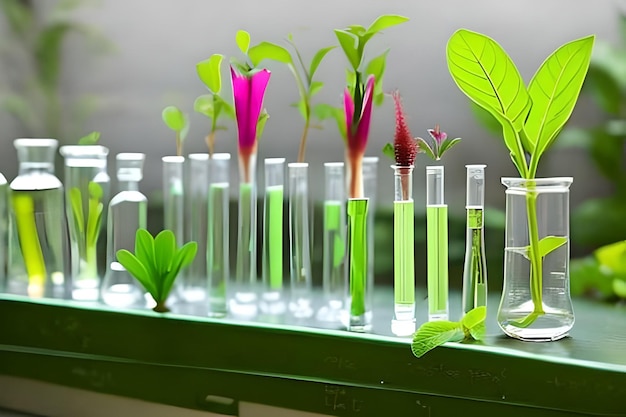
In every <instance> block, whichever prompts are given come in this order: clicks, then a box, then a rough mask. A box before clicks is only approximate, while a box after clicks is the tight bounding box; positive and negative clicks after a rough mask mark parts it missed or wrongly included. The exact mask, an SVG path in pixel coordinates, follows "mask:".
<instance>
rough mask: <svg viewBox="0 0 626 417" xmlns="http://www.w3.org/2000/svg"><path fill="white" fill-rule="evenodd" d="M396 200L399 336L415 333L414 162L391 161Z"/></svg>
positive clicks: (394, 326)
mask: <svg viewBox="0 0 626 417" xmlns="http://www.w3.org/2000/svg"><path fill="white" fill-rule="evenodd" d="M391 168H392V169H393V174H394V175H393V178H394V181H393V183H394V201H393V294H394V305H393V319H392V320H391V331H392V333H393V334H395V335H396V336H410V335H412V334H413V333H415V204H414V203H413V166H412V165H411V166H399V165H392V166H391Z"/></svg>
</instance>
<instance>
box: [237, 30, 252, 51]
mask: <svg viewBox="0 0 626 417" xmlns="http://www.w3.org/2000/svg"><path fill="white" fill-rule="evenodd" d="M235 42H237V47H238V48H239V50H240V51H241V52H243V54H244V55H245V54H247V53H248V48H249V47H250V34H249V33H248V32H246V31H245V30H238V31H237V34H236V35H235Z"/></svg>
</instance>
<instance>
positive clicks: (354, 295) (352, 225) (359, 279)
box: [347, 199, 368, 317]
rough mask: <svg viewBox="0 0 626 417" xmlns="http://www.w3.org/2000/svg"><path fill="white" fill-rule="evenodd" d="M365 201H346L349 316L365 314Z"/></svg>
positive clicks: (366, 201) (366, 202)
mask: <svg viewBox="0 0 626 417" xmlns="http://www.w3.org/2000/svg"><path fill="white" fill-rule="evenodd" d="M367 205H368V200H367V199H350V200H348V209H347V211H348V253H349V257H350V258H349V266H348V268H349V278H350V299H351V301H350V315H351V316H353V317H358V316H362V315H363V314H365V312H366V307H367V306H366V305H365V299H366V291H367Z"/></svg>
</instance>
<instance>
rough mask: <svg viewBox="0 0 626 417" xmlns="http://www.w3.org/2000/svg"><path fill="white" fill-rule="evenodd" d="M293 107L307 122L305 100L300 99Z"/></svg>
mask: <svg viewBox="0 0 626 417" xmlns="http://www.w3.org/2000/svg"><path fill="white" fill-rule="evenodd" d="M293 106H294V107H296V108H297V109H298V112H299V113H300V116H302V118H303V119H304V120H306V119H307V117H308V115H307V111H306V101H305V100H304V99H300V100H298V102H297V103H293Z"/></svg>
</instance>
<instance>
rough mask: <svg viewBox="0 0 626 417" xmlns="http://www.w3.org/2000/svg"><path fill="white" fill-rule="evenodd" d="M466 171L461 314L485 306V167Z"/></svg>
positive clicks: (469, 166)
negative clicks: (465, 232)
mask: <svg viewBox="0 0 626 417" xmlns="http://www.w3.org/2000/svg"><path fill="white" fill-rule="evenodd" d="M465 167H466V168H467V200H466V206H465V208H466V210H467V234H466V239H465V263H464V268H463V313H467V312H468V311H470V310H471V309H473V308H475V307H480V306H486V305H487V262H486V258H485V244H484V242H485V229H484V222H483V220H484V217H483V212H484V206H485V167H486V165H466V166H465Z"/></svg>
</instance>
